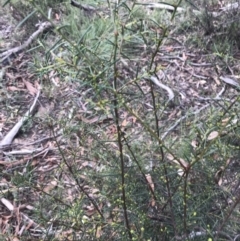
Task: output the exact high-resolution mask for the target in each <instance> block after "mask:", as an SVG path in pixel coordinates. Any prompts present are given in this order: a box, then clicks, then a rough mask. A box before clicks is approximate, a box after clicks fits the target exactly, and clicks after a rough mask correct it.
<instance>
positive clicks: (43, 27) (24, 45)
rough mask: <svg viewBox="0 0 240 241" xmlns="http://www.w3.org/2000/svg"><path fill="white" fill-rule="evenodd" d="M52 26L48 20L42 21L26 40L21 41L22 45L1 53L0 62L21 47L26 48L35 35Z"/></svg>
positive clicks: (18, 50) (17, 51)
mask: <svg viewBox="0 0 240 241" xmlns="http://www.w3.org/2000/svg"><path fill="white" fill-rule="evenodd" d="M51 26H52V24H51V23H50V22H43V23H41V24H40V25H39V27H38V30H37V31H36V32H34V33H33V34H32V35H31V36H30V37H29V38H28V40H27V41H26V42H25V43H23V44H22V45H20V46H18V47H15V48H12V49H9V50H7V51H5V52H3V53H1V54H0V59H1V58H2V59H1V60H0V62H3V61H4V60H6V59H8V58H9V57H10V56H11V55H13V54H17V53H19V52H21V51H22V50H23V49H25V48H27V47H28V46H29V45H30V44H31V43H32V42H33V40H34V39H35V38H37V36H38V35H39V34H40V33H42V32H43V31H44V30H46V29H48V28H50V27H51Z"/></svg>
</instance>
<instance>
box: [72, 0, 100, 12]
mask: <svg viewBox="0 0 240 241" xmlns="http://www.w3.org/2000/svg"><path fill="white" fill-rule="evenodd" d="M71 5H72V6H74V7H77V8H79V9H81V10H84V11H87V12H95V11H96V10H97V9H96V8H94V7H92V6H89V5H86V4H81V3H79V2H77V1H75V0H71Z"/></svg>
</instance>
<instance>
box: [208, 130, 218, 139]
mask: <svg viewBox="0 0 240 241" xmlns="http://www.w3.org/2000/svg"><path fill="white" fill-rule="evenodd" d="M218 135H219V133H218V132H217V131H212V132H211V133H210V134H209V136H208V138H207V140H208V141H211V140H213V139H215V138H217V137H218Z"/></svg>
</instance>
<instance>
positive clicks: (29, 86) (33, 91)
mask: <svg viewBox="0 0 240 241" xmlns="http://www.w3.org/2000/svg"><path fill="white" fill-rule="evenodd" d="M23 83H24V84H25V86H26V88H27V90H28V91H29V94H30V95H32V96H35V94H36V93H37V92H38V91H37V89H36V88H35V87H34V86H33V84H32V83H30V82H29V81H27V80H24V79H23Z"/></svg>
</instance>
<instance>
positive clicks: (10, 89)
mask: <svg viewBox="0 0 240 241" xmlns="http://www.w3.org/2000/svg"><path fill="white" fill-rule="evenodd" d="M7 90H9V91H25V90H24V89H20V88H17V87H16V86H8V87H7Z"/></svg>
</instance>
